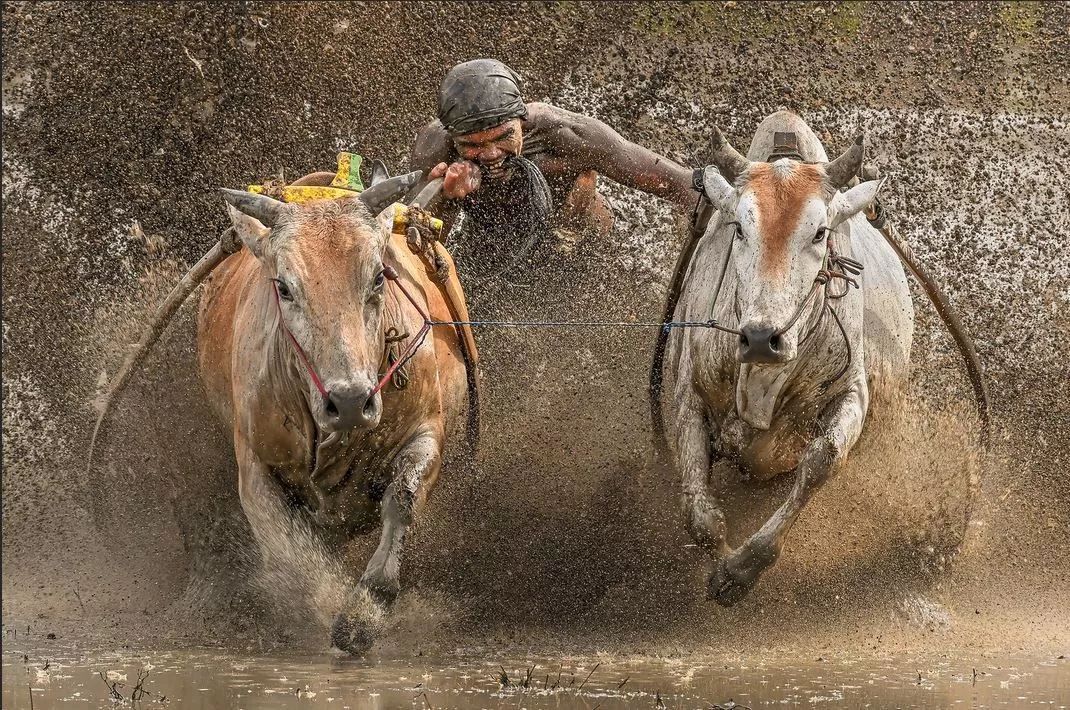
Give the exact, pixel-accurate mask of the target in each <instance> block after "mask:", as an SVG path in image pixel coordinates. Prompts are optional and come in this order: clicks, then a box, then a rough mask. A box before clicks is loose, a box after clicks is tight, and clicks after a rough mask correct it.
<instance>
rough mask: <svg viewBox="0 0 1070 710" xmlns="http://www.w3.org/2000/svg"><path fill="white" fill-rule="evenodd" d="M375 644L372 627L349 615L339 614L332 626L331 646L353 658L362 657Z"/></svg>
mask: <svg viewBox="0 0 1070 710" xmlns="http://www.w3.org/2000/svg"><path fill="white" fill-rule="evenodd" d="M374 642H375V632H374V631H373V630H372V627H371V625H370V624H369V623H368V622H366V621H364V620H362V619H360V618H358V617H356V616H351V615H349V614H344V613H343V614H338V616H336V617H334V623H332V624H331V644H333V645H334V646H335V648H338V649H339V650H341V651H345V652H346V653H348V654H350V655H352V656H362V655H364V654H365V653H367V652H368V649H370V648H371V647H372V643H374Z"/></svg>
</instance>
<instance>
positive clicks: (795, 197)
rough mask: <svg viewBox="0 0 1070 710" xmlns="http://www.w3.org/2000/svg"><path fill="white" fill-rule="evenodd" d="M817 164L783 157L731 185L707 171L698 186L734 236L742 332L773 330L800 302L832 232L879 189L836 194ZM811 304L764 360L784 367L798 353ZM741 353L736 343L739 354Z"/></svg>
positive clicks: (866, 186)
mask: <svg viewBox="0 0 1070 710" xmlns="http://www.w3.org/2000/svg"><path fill="white" fill-rule="evenodd" d="M825 180H826V176H825V172H824V169H823V168H822V166H819V165H811V164H805V163H800V162H798V161H794V160H789V159H782V160H779V161H777V162H776V163H772V164H769V163H751V164H750V165H749V167H748V168H747V170H746V171H745V172H744V173H743V174H742V175H741V176H740V177H739V179H738V180H737V182H736V185H735V186H732V185H729V184H728V183H727V182H726V181H725V180H724V178H723V177H721V175H720V173H718V172H717V171H716V169H713V168H707V172H706V175H705V178H704V188H705V192H706V195H707V197H709V198H710V200H711V202H712V203H713V204H714V206H715V207H716V208H717V209H718V210H720V211H721V217H720V219H721V224H727V223H729V222H732V221H735V222H738V223H739V227H738V229H737V230H736V231H735V233H734V234H733V232H732V231H731V230H726V232H727V235H726V236H728V237H729V238H734V239H736V241H735V243H734V245H733V250H732V264H731V268H732V269H733V270H734V273H735V276H736V280H737V292H736V303H735V306H736V314H737V316H738V318H739V321H738V322H739V326H740V329H741V330H754V329H764V330H766V331H779V330H781V329H782V328H784V327H785V326H787V324H788V323H789V322H790V321H791V318H792V317H793V316H794V315H795V312H796V310H797V309H798V308H799V307H800V305H801V304H802V303H803V302H804V301H805V299H806V297H807V295H808V294H809V293H810V290H811V288H812V287H813V284H814V278H815V277H816V276H817V273H818V271H819V270H820V269H821V268H822V266H823V264H824V260H825V255H826V253H827V250H828V244H827V237H828V230H829V229H834V228H835V227H836V226H837V225H838V224H839V223H841V222H842V221H844V220H846V219H847V218H848V217H850V216H851V215H853V214H856V213H857V212H858V211H859V210H861V209H862V208H864V207H865V206H866V205H868V204H869V203H870V202H872V201H873V198H875V197H876V194H877V190H878V189H879V187H880V185H879V184H878V183H876V182H866V183H862V184H860V185H858V186H857V187H854V188H852V189H851V190H849V191H847V192H846V193H843V194H839V193H835V192H834V191H833V190H832V188H830V187H829V186H828V185H827V184H826V182H825ZM819 304H820V301H818V300H816V299H815V301H814V304H813V305H812V306H811V307H810V310H808V311H804V312H803V314H802V317H801V318H799V320H798V321H796V323H795V324H794V325H793V326H792V327H791V328H789V329H788V330H786V331H785V332H783V333H781V334H779V335H778V336H777V342H776V351H777V352H776V354H775V356H771V357H770V358H768V359H766V360H763V361H764V362H775V363H778V364H784V363H788V362H791V361H792V360H794V359H795V358H796V356H797V355H798V348H799V338H800V335H801V333H804V332H806V329H807V327H808V325H809V324H810V323H811V322H812V318H810V316H811V315H812V314H813V313H814V312H815V311H814V310H813V309H815V308H817V307H819ZM739 354H740V357H742V356H743V346H742V345H741V348H740V351H739Z"/></svg>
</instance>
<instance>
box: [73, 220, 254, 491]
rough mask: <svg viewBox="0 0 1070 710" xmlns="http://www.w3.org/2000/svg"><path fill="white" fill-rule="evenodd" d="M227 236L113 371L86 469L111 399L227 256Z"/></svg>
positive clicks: (172, 295)
mask: <svg viewBox="0 0 1070 710" xmlns="http://www.w3.org/2000/svg"><path fill="white" fill-rule="evenodd" d="M228 231H229V230H228ZM229 236H231V235H228V234H227V233H226V232H224V236H223V237H222V238H220V241H218V242H216V243H215V245H214V246H213V247H212V248H211V249H209V250H208V253H207V254H205V255H204V256H203V257H202V258H201V260H200V261H198V262H197V263H196V264H195V265H194V266H193V268H192V269H190V270H189V272H188V273H187V274H186V275H185V276H183V277H182V280H181V281H179V282H178V285H176V286H175V287H174V289H172V290H171V293H169V294H167V298H166V299H164V302H163V303H161V304H160V307H159V308H158V309H157V311H156V317H155V318H153V319H152V323H151V324H149V326H148V327H147V328H146V329H145V332H144V333H142V335H141V340H140V341H138V344H137V347H136V348H135V349H134V350H133V351H131V352H130V353H129V354H128V355H127V356H126V359H125V360H124V361H123V364H122V367H120V368H119V371H118V372H117V373H115V378H114V379H113V380H112V385H111V388H110V389H109V390H108V394H107V395H106V396H105V397H104V401H103V402H102V403H101V407H100V414H99V416H98V417H97V423H96V426H95V427H93V438H92V439H91V440H90V442H89V457H88V461H87V462H86V470H87V471H90V470H92V466H93V452H94V449H96V445H97V438H98V437H99V436H100V433H101V431H102V429H103V426H104V424H105V422H106V420H107V417H108V414H109V413H110V412H111V409H112V407H113V406H114V405H115V401H116V400H117V399H118V397H119V395H120V394H122V392H123V390H124V389H125V388H126V385H127V384H128V383H129V382H130V378H131V377H133V375H134V372H135V371H136V370H137V367H138V365H140V364H141V363H142V362H143V361H144V360H145V358H146V357H147V356H148V354H149V351H150V350H152V346H153V345H155V344H156V341H157V340H159V338H160V334H161V333H163V331H164V328H166V327H167V324H168V323H169V322H170V320H171V318H172V317H173V316H174V315H175V313H176V312H177V311H178V309H179V307H181V306H182V304H183V303H185V302H186V299H187V298H189V295H190V294H191V293H193V291H194V289H196V288H197V286H198V285H199V284H200V283H201V282H202V281H204V280H205V278H207V277H208V274H210V273H212V270H213V269H214V268H215V267H217V266H219V264H221V263H222V262H223V260H224V259H226V258H227V257H228V256H230V254H231V253H232V251H233V249H232V248H229V249H228V248H224V242H225V241H226V242H233V241H234V240H232V239H227V237H229ZM239 244H240V243H239Z"/></svg>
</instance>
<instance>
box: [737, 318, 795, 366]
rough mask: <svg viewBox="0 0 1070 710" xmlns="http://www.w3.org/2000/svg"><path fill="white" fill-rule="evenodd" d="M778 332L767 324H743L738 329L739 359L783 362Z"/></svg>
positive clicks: (756, 361) (755, 361)
mask: <svg viewBox="0 0 1070 710" xmlns="http://www.w3.org/2000/svg"><path fill="white" fill-rule="evenodd" d="M784 359H785V358H784V353H783V352H782V350H781V341H780V334H779V333H777V331H776V328H773V327H772V326H768V325H763V324H759V325H745V326H743V327H742V328H740V331H739V361H740V362H752V363H777V362H784Z"/></svg>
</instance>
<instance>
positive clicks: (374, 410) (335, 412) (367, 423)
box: [323, 384, 381, 431]
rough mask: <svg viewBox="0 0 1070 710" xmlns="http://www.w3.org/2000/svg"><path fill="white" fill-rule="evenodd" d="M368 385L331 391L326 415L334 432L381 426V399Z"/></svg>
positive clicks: (348, 385)
mask: <svg viewBox="0 0 1070 710" xmlns="http://www.w3.org/2000/svg"><path fill="white" fill-rule="evenodd" d="M371 391H372V388H371V387H369V386H368V385H354V384H346V385H337V386H335V387H332V388H331V389H330V392H329V393H328V395H327V403H326V405H325V406H324V408H323V409H324V413H325V414H326V415H327V425H328V426H329V427H330V428H331V429H334V430H339V431H344V430H348V429H371V428H373V427H375V426H377V425H378V424H379V415H380V409H381V407H380V406H379V397H378V396H372V394H371Z"/></svg>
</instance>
